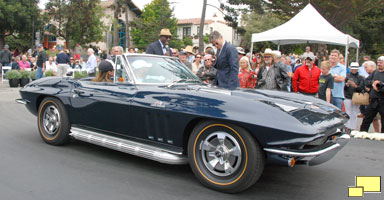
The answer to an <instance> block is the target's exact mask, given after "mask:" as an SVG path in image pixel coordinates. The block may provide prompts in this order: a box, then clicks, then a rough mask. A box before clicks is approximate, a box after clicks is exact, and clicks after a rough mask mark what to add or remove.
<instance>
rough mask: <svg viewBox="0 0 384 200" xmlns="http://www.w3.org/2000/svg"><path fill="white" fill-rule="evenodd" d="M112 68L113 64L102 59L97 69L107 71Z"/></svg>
mask: <svg viewBox="0 0 384 200" xmlns="http://www.w3.org/2000/svg"><path fill="white" fill-rule="evenodd" d="M112 70H113V65H112V64H111V63H110V62H108V61H105V60H102V61H101V62H100V64H99V71H100V72H109V71H112Z"/></svg>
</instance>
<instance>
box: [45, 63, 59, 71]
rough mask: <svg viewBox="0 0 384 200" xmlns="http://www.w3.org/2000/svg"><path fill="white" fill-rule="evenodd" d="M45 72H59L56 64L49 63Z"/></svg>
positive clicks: (46, 64)
mask: <svg viewBox="0 0 384 200" xmlns="http://www.w3.org/2000/svg"><path fill="white" fill-rule="evenodd" d="M45 70H47V71H48V70H52V71H54V72H57V66H56V63H54V62H52V64H49V61H46V62H45Z"/></svg>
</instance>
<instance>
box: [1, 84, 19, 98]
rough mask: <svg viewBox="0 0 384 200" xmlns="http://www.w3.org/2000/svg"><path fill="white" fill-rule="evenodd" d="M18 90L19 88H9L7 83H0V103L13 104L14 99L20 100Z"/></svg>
mask: <svg viewBox="0 0 384 200" xmlns="http://www.w3.org/2000/svg"><path fill="white" fill-rule="evenodd" d="M20 89H21V87H17V88H11V87H9V83H8V81H4V82H2V83H1V82H0V103H9V102H15V99H17V98H20V94H19V90H20ZM15 103H16V102H15Z"/></svg>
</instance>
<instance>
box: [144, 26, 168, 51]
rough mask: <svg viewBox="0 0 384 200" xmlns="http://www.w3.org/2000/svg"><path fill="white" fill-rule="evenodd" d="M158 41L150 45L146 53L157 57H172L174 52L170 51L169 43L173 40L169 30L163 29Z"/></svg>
mask: <svg viewBox="0 0 384 200" xmlns="http://www.w3.org/2000/svg"><path fill="white" fill-rule="evenodd" d="M159 36H160V38H159V40H158V41H156V42H154V43H151V44H150V45H148V47H147V50H146V53H147V54H156V55H166V56H172V51H171V50H170V49H169V46H168V43H169V41H170V40H171V37H172V34H171V32H170V31H169V29H167V28H163V29H161V31H160V34H159Z"/></svg>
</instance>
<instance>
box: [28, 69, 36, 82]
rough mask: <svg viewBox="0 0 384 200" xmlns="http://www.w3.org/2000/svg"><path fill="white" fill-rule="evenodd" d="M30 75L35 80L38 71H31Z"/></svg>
mask: <svg viewBox="0 0 384 200" xmlns="http://www.w3.org/2000/svg"><path fill="white" fill-rule="evenodd" d="M29 77H30V78H31V79H32V80H35V79H36V71H31V72H30V73H29Z"/></svg>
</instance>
